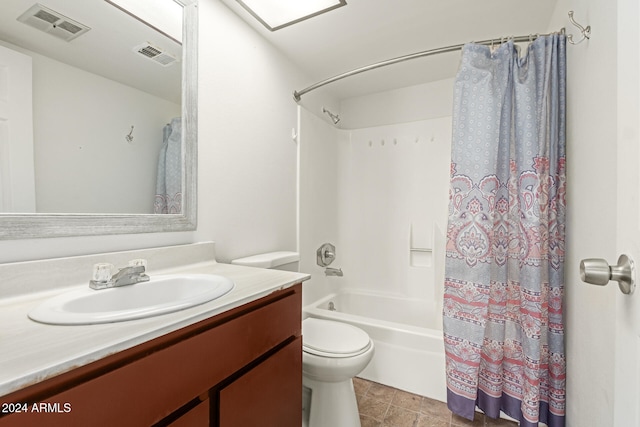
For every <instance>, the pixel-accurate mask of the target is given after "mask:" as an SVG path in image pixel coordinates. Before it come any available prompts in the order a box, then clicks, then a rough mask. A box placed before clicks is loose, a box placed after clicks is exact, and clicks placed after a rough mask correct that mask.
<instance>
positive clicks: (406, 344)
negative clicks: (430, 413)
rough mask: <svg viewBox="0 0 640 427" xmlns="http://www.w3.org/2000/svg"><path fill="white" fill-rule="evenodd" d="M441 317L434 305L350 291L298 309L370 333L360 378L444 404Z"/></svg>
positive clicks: (305, 313) (444, 388) (414, 300)
mask: <svg viewBox="0 0 640 427" xmlns="http://www.w3.org/2000/svg"><path fill="white" fill-rule="evenodd" d="M330 308H332V309H334V310H331V309H330ZM440 313H441V311H440V310H439V309H437V308H436V304H434V303H433V302H429V301H424V300H417V299H410V298H401V297H396V296H392V295H385V294H375V293H370V292H364V291H351V290H349V291H343V292H339V293H335V294H330V295H329V296H327V297H324V298H322V299H320V300H318V301H316V302H314V303H312V304H310V305H308V306H306V307H304V310H303V315H304V317H317V318H321V319H329V320H336V321H340V322H345V323H350V324H352V325H355V326H357V327H359V328H361V329H362V330H364V331H365V332H367V333H368V334H369V336H370V337H371V338H372V339H373V341H374V343H375V348H376V351H375V354H374V356H373V360H372V361H371V363H370V364H369V366H367V368H366V369H365V370H364V371H363V372H362V373H361V374H360V375H359V376H360V377H362V378H365V379H368V380H371V381H375V382H378V383H381V384H385V385H388V386H391V387H395V388H399V389H401V390H405V391H408V392H411V393H415V394H419V395H422V396H426V397H430V398H432V399H436V400H440V401H446V384H445V363H444V344H443V339H442V326H441V324H442V323H441V320H440V319H441V314H440Z"/></svg>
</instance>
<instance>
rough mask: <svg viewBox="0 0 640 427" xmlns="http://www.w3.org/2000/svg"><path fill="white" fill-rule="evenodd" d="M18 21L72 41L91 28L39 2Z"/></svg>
mask: <svg viewBox="0 0 640 427" xmlns="http://www.w3.org/2000/svg"><path fill="white" fill-rule="evenodd" d="M18 21H20V22H22V23H24V24H27V25H29V26H31V27H34V28H37V29H38V30H40V31H44V32H45V33H48V34H51V35H52V36H54V37H57V38H59V39H62V40H65V41H71V40H73V39H75V38H76V37H78V36H80V35H81V34H84V33H86V32H87V31H89V30H90V29H91V28H89V27H88V26H86V25H84V24H81V23H79V22H78V21H74V20H73V19H70V18H67V17H66V16H64V15H63V14H61V13H58V12H56V11H55V10H51V9H49V8H47V7H45V6H42V5H41V4H39V3H36V4H34V5H33V6H31V7H30V8H29V10H27V11H26V12H24V13H23V14H22V15H20V16H19V17H18Z"/></svg>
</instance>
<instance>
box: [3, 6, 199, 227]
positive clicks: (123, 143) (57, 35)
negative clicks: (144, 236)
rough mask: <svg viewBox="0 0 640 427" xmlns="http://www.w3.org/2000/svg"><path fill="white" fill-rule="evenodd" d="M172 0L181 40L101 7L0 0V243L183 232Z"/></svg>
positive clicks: (158, 25)
mask: <svg viewBox="0 0 640 427" xmlns="http://www.w3.org/2000/svg"><path fill="white" fill-rule="evenodd" d="M164 1H168V2H172V1H174V0H164ZM176 1H177V3H178V4H179V5H180V6H181V7H179V8H178V12H182V14H183V15H184V16H183V17H180V16H177V17H176V16H171V17H169V18H173V19H174V20H175V19H176V18H177V20H178V21H181V22H183V23H184V28H183V31H182V35H180V34H178V33H179V30H176V29H175V28H173V27H175V25H174V26H173V27H172V26H171V25H168V26H166V28H162V27H163V26H164V24H163V23H162V21H158V20H156V21H154V22H153V24H151V23H149V22H147V23H146V24H145V23H144V17H136V16H133V15H132V13H131V12H126V11H124V10H122V9H121V8H120V6H117V5H114V4H112V3H111V0H109V1H106V0H84V1H77V0H46V4H45V3H42V4H41V3H35V2H34V3H25V1H24V0H3V5H2V14H0V70H2V72H0V212H2V214H0V230H1V231H0V238H5V239H6V238H21V237H46V236H64V235H81V234H112V233H131V232H152V231H174V230H176V231H177V230H190V229H194V228H195V170H194V169H195V155H196V147H195V145H196V88H197V86H196V78H197V76H196V70H197V68H196V34H197V12H196V4H195V0H176ZM114 6H115V7H114ZM174 15H175V12H174ZM3 73H4V76H3ZM9 80H11V85H8V81H9ZM3 82H4V83H3ZM157 214H165V215H157ZM7 225H9V226H10V227H7Z"/></svg>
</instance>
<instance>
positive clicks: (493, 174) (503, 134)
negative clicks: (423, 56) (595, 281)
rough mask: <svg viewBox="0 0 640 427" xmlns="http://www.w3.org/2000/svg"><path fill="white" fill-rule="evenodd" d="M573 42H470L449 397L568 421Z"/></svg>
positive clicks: (535, 418) (460, 144)
mask: <svg viewBox="0 0 640 427" xmlns="http://www.w3.org/2000/svg"><path fill="white" fill-rule="evenodd" d="M565 46H566V45H565V37H564V36H563V35H559V34H554V35H549V36H544V37H539V38H538V39H536V40H535V41H534V42H533V43H531V44H530V45H529V48H528V50H527V52H526V54H525V55H524V56H523V57H519V51H518V48H517V47H516V46H514V44H513V43H512V42H508V43H505V44H502V45H501V46H499V47H498V48H497V49H495V50H493V51H492V49H490V48H489V47H487V46H481V45H474V44H469V45H466V46H465V47H464V49H463V54H462V62H461V65H460V70H459V72H458V76H457V78H456V82H455V89H454V118H453V146H452V163H451V187H450V204H449V225H448V229H447V247H446V263H445V295H444V310H443V313H444V342H445V352H446V376H447V400H448V406H449V409H451V410H452V411H453V412H454V413H456V414H458V415H461V416H463V417H466V418H468V419H473V416H474V409H475V406H476V405H477V406H478V407H479V408H480V409H482V410H483V411H484V412H485V413H486V414H487V415H488V416H490V417H494V418H497V417H498V416H499V414H500V410H502V411H504V412H505V413H506V414H508V415H509V416H511V417H513V418H515V419H517V420H520V425H521V426H537V425H538V422H544V423H546V424H548V425H549V426H550V427H558V426H564V414H565V354H564V326H563V320H562V301H563V287H564V221H565V68H566V60H565Z"/></svg>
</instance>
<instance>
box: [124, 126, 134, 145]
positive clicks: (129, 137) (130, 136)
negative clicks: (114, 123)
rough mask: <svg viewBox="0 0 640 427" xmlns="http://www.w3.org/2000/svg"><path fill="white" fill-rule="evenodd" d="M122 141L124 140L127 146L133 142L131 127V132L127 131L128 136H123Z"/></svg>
mask: <svg viewBox="0 0 640 427" xmlns="http://www.w3.org/2000/svg"><path fill="white" fill-rule="evenodd" d="M124 139H126V140H127V142H128V143H129V144H131V143H132V142H133V125H131V130H130V131H129V135H127V136H125V137H124Z"/></svg>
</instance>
